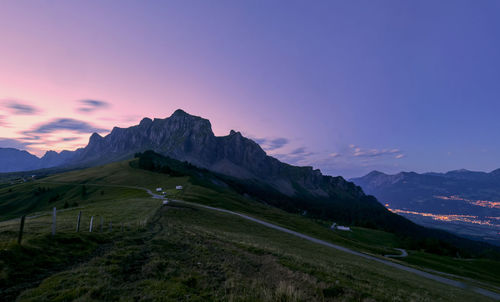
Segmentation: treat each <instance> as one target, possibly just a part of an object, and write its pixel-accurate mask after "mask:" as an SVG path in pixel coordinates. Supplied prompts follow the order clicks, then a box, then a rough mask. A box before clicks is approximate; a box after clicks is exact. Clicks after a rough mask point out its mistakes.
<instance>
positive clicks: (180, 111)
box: [171, 109, 191, 117]
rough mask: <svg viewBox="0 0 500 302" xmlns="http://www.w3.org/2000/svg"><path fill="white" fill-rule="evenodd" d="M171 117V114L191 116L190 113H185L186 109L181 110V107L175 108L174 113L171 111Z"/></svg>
mask: <svg viewBox="0 0 500 302" xmlns="http://www.w3.org/2000/svg"><path fill="white" fill-rule="evenodd" d="M171 116H172V117H173V116H191V114H189V113H187V112H186V111H184V110H182V109H177V110H175V111H174V113H172V115H171Z"/></svg>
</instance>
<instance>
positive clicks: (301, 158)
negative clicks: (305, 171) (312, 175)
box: [273, 147, 317, 165]
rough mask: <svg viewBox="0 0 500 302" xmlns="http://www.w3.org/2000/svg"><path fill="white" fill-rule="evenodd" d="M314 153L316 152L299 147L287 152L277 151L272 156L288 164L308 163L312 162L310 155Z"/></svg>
mask: <svg viewBox="0 0 500 302" xmlns="http://www.w3.org/2000/svg"><path fill="white" fill-rule="evenodd" d="M315 155H317V153H314V152H310V151H308V150H307V149H306V147H299V148H296V149H294V150H292V151H290V152H288V153H278V154H274V155H273V156H274V157H276V158H278V159H279V160H281V161H283V162H286V163H289V164H294V165H310V163H311V162H314V160H313V159H312V157H313V156H315Z"/></svg>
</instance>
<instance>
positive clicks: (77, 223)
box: [76, 211, 82, 233]
mask: <svg viewBox="0 0 500 302" xmlns="http://www.w3.org/2000/svg"><path fill="white" fill-rule="evenodd" d="M81 218H82V211H80V212H78V218H77V219H76V232H77V233H78V232H79V231H80V219H81Z"/></svg>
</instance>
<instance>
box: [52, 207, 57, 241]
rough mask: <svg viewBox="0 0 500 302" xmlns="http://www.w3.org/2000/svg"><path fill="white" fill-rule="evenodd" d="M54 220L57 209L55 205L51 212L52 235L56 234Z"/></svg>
mask: <svg viewBox="0 0 500 302" xmlns="http://www.w3.org/2000/svg"><path fill="white" fill-rule="evenodd" d="M56 220H57V210H56V207H54V210H53V212H52V236H54V235H55V234H56Z"/></svg>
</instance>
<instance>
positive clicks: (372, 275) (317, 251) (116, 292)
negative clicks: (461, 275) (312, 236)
mask: <svg viewBox="0 0 500 302" xmlns="http://www.w3.org/2000/svg"><path fill="white" fill-rule="evenodd" d="M160 211H161V212H160V214H161V215H158V216H157V219H158V220H156V219H155V223H154V224H151V225H150V227H151V229H149V231H144V232H137V233H131V234H130V235H128V236H126V237H124V238H122V239H121V240H117V242H116V243H115V246H116V248H115V249H112V250H110V251H109V252H108V253H105V254H103V255H101V256H98V257H96V258H94V259H93V260H91V261H89V262H87V263H85V264H83V265H81V266H78V267H75V268H73V269H71V270H67V271H63V272H61V273H58V274H55V275H53V276H51V277H49V278H47V279H45V280H44V281H43V282H42V283H41V285H40V286H39V287H37V288H35V289H32V290H28V291H25V292H24V293H23V294H22V295H21V297H20V299H19V300H20V301H64V300H73V299H77V298H79V299H80V300H103V301H114V300H120V301H138V300H142V301H207V300H225V301H311V300H318V301H334V300H336V299H339V300H357V301H360V300H365V301H373V299H375V300H393V301H409V300H414V301H438V300H443V301H448V300H449V301H452V300H454V301H472V300H474V301H482V300H486V299H483V298H482V297H479V296H476V295H473V294H468V293H467V292H464V291H463V290H460V289H452V288H449V287H446V286H443V285H440V284H434V283H433V282H431V281H428V280H425V279H421V278H418V277H416V276H413V275H411V274H406V273H404V272H401V271H398V270H394V269H391V268H389V267H386V266H384V265H380V264H377V263H373V262H370V261H365V260H362V259H359V258H357V257H355V256H350V255H346V254H344V253H341V252H337V251H333V250H331V249H329V248H324V247H321V246H317V245H315V244H313V243H309V242H305V241H303V240H301V239H299V238H296V237H293V236H289V235H286V234H282V233H281V232H279V231H275V230H272V229H269V228H266V227H263V226H260V225H257V224H254V223H251V222H248V221H245V220H243V219H241V218H238V217H234V216H232V215H228V214H221V213H215V212H212V211H209V210H204V209H199V208H193V207H186V206H169V207H165V208H163V209H162V210H160Z"/></svg>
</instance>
